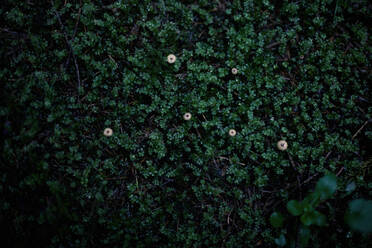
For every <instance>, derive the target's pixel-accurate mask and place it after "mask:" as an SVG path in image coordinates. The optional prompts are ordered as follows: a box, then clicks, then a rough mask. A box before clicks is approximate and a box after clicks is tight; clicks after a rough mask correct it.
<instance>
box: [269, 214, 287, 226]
mask: <svg viewBox="0 0 372 248" xmlns="http://www.w3.org/2000/svg"><path fill="white" fill-rule="evenodd" d="M283 221H284V217H283V215H282V214H281V213H278V212H274V213H272V214H271V216H270V223H271V225H272V226H273V227H282V226H283Z"/></svg>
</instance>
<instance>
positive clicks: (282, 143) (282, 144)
mask: <svg viewBox="0 0 372 248" xmlns="http://www.w3.org/2000/svg"><path fill="white" fill-rule="evenodd" d="M277 147H278V149H279V150H281V151H285V150H287V148H288V143H287V141H285V140H279V141H278V143H277Z"/></svg>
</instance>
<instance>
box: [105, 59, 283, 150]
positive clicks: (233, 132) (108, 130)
mask: <svg viewBox="0 0 372 248" xmlns="http://www.w3.org/2000/svg"><path fill="white" fill-rule="evenodd" d="M176 60H177V58H176V56H175V55H174V54H169V55H168V56H167V61H168V63H169V64H173V63H175V62H176ZM231 73H232V74H234V75H236V74H238V69H237V68H232V69H231ZM191 117H192V115H191V113H185V114H184V115H183V119H184V120H185V121H189V120H191ZM103 134H104V135H105V136H107V137H109V136H112V134H113V131H112V129H111V128H106V129H105V130H104V131H103ZM229 135H230V136H231V137H234V136H235V135H236V130H235V129H230V130H229ZM277 147H278V149H279V150H281V151H285V150H287V148H288V144H287V142H286V141H285V140H280V141H278V143H277Z"/></svg>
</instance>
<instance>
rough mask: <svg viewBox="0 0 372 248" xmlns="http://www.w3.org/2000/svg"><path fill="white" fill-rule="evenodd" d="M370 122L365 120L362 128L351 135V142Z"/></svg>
mask: <svg viewBox="0 0 372 248" xmlns="http://www.w3.org/2000/svg"><path fill="white" fill-rule="evenodd" d="M369 121H370V120H367V121H366V122H364V124H363V126H361V127H360V128H359V129H358V131H357V132H356V133H355V134H354V135H353V137H352V138H351V140H353V139H354V138H355V137H356V136H357V135H358V134H359V132H360V131H362V129H363V128H364V127H365V126H366V125H367V124H368V122H369Z"/></svg>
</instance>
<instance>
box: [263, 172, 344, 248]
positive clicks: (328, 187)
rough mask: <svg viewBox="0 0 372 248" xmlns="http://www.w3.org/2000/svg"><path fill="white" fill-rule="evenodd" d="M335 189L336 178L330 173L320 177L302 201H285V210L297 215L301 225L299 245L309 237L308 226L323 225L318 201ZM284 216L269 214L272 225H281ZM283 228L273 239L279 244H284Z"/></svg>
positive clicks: (304, 244) (325, 198)
mask: <svg viewBox="0 0 372 248" xmlns="http://www.w3.org/2000/svg"><path fill="white" fill-rule="evenodd" d="M336 190H337V178H336V176H335V175H333V174H330V175H326V176H324V177H322V178H321V179H319V181H318V182H317V184H316V187H315V190H314V192H312V193H310V194H308V195H307V196H306V197H305V198H304V199H303V200H302V201H298V200H290V201H289V202H288V203H287V210H288V212H289V213H290V214H291V215H292V216H299V217H300V220H301V223H302V225H301V226H300V229H299V245H300V247H305V246H307V244H308V241H309V239H310V229H309V227H310V226H312V225H314V226H325V225H326V224H327V218H326V216H325V215H324V214H322V213H321V212H319V211H318V210H316V208H317V207H318V206H319V204H320V203H322V202H324V201H326V200H328V199H329V198H330V197H331V196H332V195H333V194H334V193H335V192H336ZM284 220H285V217H284V216H283V215H282V214H281V213H278V212H274V213H272V214H271V216H270V223H271V225H272V226H273V227H277V228H279V227H282V226H283V222H284ZM284 233H285V230H282V232H281V235H280V236H279V238H277V239H275V243H276V244H277V245H279V246H284V245H285V244H286V241H285V236H284Z"/></svg>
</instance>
